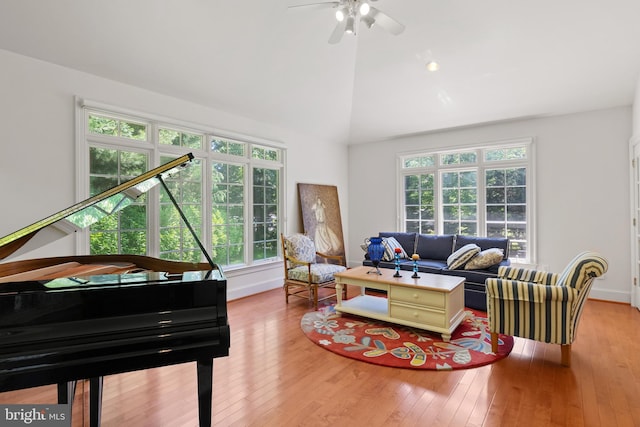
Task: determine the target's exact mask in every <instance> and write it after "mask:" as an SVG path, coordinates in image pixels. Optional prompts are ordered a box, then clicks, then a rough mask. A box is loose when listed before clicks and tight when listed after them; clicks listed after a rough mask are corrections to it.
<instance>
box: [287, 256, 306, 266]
mask: <svg viewBox="0 0 640 427" xmlns="http://www.w3.org/2000/svg"><path fill="white" fill-rule="evenodd" d="M284 258H285V259H286V260H287V261H289V262H291V263H292V264H296V265H307V266H311V264H312V263H311V262H308V261H302V260H300V259H298V258H296V257H293V256H291V255H287V254H285V255H284Z"/></svg>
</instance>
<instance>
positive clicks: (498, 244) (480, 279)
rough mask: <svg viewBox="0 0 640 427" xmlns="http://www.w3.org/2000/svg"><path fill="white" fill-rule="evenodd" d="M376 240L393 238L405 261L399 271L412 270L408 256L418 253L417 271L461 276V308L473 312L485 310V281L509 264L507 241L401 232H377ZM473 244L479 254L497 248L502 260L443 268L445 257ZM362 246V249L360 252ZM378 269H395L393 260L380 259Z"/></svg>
mask: <svg viewBox="0 0 640 427" xmlns="http://www.w3.org/2000/svg"><path fill="white" fill-rule="evenodd" d="M378 237H382V238H389V237H393V238H395V240H396V241H397V242H398V243H399V244H400V245H401V246H402V249H404V251H405V253H406V254H407V255H408V258H404V259H401V260H400V269H401V270H407V271H411V270H412V269H413V261H412V260H411V255H412V254H418V256H419V257H420V259H419V260H418V270H419V271H421V272H424V273H435V274H448V275H451V276H462V277H464V278H465V283H464V301H465V305H466V306H467V307H470V308H475V309H477V310H483V311H486V310H487V296H486V289H485V280H486V279H488V278H494V277H497V276H498V268H499V267H500V266H503V265H504V266H508V265H510V264H511V263H510V261H509V239H507V238H495V237H475V236H464V235H453V234H445V235H435V234H419V233H403V232H380V233H379V234H378ZM470 244H475V245H477V246H478V247H479V248H480V250H481V251H485V250H487V249H492V248H497V249H501V250H502V251H503V254H504V255H503V257H502V260H501V261H500V262H499V263H497V264H493V265H491V266H489V267H487V268H484V269H473V270H469V269H465V268H464V266H462V267H461V268H458V269H455V270H450V269H449V268H448V266H447V258H449V256H450V255H451V254H452V253H454V252H455V251H457V250H458V249H460V248H462V247H464V246H466V245H470ZM364 248H365V247H363V249H364ZM363 265H367V266H371V265H372V263H371V261H370V260H369V256H368V254H366V253H365V259H364V261H363ZM380 267H381V268H395V261H393V260H383V261H381V262H380Z"/></svg>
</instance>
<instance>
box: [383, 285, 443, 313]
mask: <svg viewBox="0 0 640 427" xmlns="http://www.w3.org/2000/svg"><path fill="white" fill-rule="evenodd" d="M389 299H390V300H391V301H394V302H395V301H402V302H408V303H411V304H418V305H421V306H424V307H436V308H444V306H445V299H446V296H445V294H444V293H443V292H438V291H430V290H426V289H413V288H403V287H400V286H392V287H391V289H389Z"/></svg>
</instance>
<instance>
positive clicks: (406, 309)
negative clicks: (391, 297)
mask: <svg viewBox="0 0 640 427" xmlns="http://www.w3.org/2000/svg"><path fill="white" fill-rule="evenodd" d="M389 310H390V313H389V315H390V317H391V318H392V319H399V320H407V321H409V322H414V323H420V324H423V325H429V326H438V327H443V328H444V327H446V326H447V325H446V324H445V313H444V312H439V311H433V310H425V309H421V308H418V307H411V306H407V305H402V304H394V303H391V304H390V307H389Z"/></svg>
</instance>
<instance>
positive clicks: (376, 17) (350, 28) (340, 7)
mask: <svg viewBox="0 0 640 427" xmlns="http://www.w3.org/2000/svg"><path fill="white" fill-rule="evenodd" d="M375 1H377V0H338V1H325V2H319V3H308V4H299V5H293V6H289V9H292V8H298V7H313V8H317V9H323V8H335V9H336V14H335V16H336V20H337V21H338V23H337V24H336V27H335V29H334V30H333V32H332V33H331V36H330V37H329V43H331V44H335V43H338V42H339V41H340V40H342V36H343V35H344V34H345V33H347V34H353V35H356V33H357V30H358V25H359V23H360V22H362V23H363V24H364V25H366V26H367V28H371V27H373V26H374V25H378V26H380V27H381V28H383V29H384V30H386V31H388V32H390V33H391V34H393V35H398V34H400V33H402V32H403V31H404V25H402V24H401V23H399V22H398V21H396V20H395V19H393V18H391V17H390V16H389V15H387V14H386V13H384V12H382V11H380V10H379V9H377V8H375V7H373V6H371V3H373V2H375Z"/></svg>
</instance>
